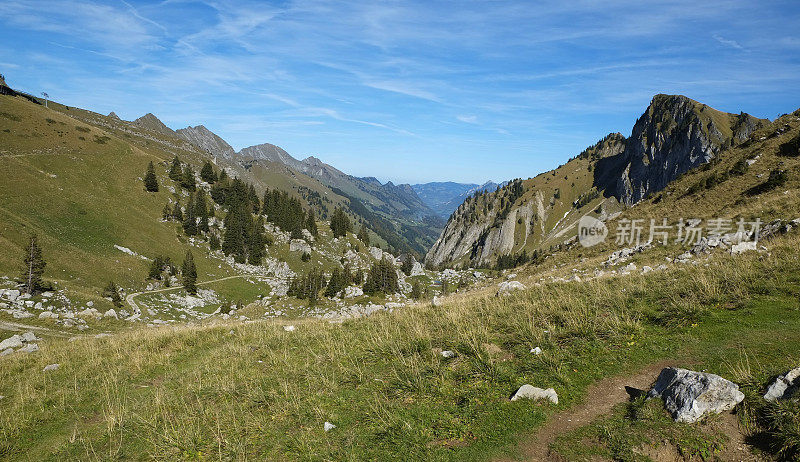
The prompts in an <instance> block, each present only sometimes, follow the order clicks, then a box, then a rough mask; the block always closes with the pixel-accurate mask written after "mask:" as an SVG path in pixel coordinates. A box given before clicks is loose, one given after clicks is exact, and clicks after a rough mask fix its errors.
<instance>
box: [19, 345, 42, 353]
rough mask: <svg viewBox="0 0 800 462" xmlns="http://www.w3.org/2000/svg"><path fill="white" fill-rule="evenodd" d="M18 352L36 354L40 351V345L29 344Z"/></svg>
mask: <svg viewBox="0 0 800 462" xmlns="http://www.w3.org/2000/svg"><path fill="white" fill-rule="evenodd" d="M17 351H18V352H20V353H35V352H37V351H39V345H37V344H35V343H29V344H27V345H25V346H24V347H22V348H20V349H19V350H17Z"/></svg>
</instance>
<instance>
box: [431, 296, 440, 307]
mask: <svg viewBox="0 0 800 462" xmlns="http://www.w3.org/2000/svg"><path fill="white" fill-rule="evenodd" d="M431 303H433V306H437V307H438V306H442V299H441V298H439V296H438V295H434V296H433V301H432V302H431Z"/></svg>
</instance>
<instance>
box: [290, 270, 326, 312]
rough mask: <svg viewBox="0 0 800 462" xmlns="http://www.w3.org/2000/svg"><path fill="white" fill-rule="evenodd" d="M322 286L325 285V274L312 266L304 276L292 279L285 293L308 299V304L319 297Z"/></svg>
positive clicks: (314, 301)
mask: <svg viewBox="0 0 800 462" xmlns="http://www.w3.org/2000/svg"><path fill="white" fill-rule="evenodd" d="M323 287H325V275H324V274H322V270H320V269H319V268H312V269H310V270H309V271H308V272H307V273H306V274H305V275H304V276H302V277H296V278H294V279H293V280H292V283H291V284H290V285H289V291H288V292H287V294H288V295H291V296H294V297H297V298H299V299H301V300H308V302H309V304H311V305H313V304H315V303H316V302H317V300H318V299H319V292H320V290H322V288H323Z"/></svg>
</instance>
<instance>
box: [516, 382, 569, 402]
mask: <svg viewBox="0 0 800 462" xmlns="http://www.w3.org/2000/svg"><path fill="white" fill-rule="evenodd" d="M519 399H532V400H540V399H547V400H550V402H551V403H553V404H558V393H556V391H555V390H553V389H552V388H548V389H546V390H545V389H542V388H538V387H534V386H533V385H528V384H527V383H526V384H525V385H523V386H521V387H519V390H517V391H516V392H515V393H514V395H513V396H512V397H511V401H517V400H519Z"/></svg>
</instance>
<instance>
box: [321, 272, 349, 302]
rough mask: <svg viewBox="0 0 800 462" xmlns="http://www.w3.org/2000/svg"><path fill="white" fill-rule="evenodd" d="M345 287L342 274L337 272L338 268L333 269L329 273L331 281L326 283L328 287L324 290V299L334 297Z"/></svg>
mask: <svg viewBox="0 0 800 462" xmlns="http://www.w3.org/2000/svg"><path fill="white" fill-rule="evenodd" d="M346 286H347V283H346V281H345V277H344V274H342V272H341V271H339V268H338V267H337V268H334V269H333V272H332V273H331V280H330V281H328V287H326V288H325V296H326V297H331V298H333V297H335V296H336V294H338V293H339V292H341V291H342V289H344V288H345V287H346Z"/></svg>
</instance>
